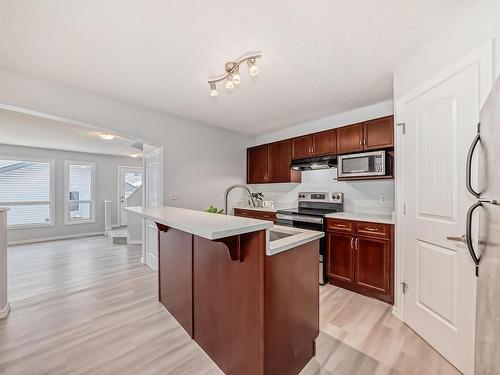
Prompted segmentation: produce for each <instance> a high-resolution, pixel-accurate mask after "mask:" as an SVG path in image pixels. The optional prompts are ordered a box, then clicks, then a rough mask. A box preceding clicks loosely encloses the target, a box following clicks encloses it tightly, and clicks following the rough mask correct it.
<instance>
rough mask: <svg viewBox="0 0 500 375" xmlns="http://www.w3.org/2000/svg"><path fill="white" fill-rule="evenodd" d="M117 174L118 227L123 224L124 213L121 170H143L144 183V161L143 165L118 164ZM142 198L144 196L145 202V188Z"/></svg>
mask: <svg viewBox="0 0 500 375" xmlns="http://www.w3.org/2000/svg"><path fill="white" fill-rule="evenodd" d="M116 169H117V175H116V178H117V180H116V181H117V184H116V197H117V200H116V203H117V205H116V225H117V226H118V227H121V226H122V214H121V183H122V182H121V177H122V176H121V171H122V169H136V170H141V172H142V183H143V184H144V163H143V165H142V166H140V165H118V166H117V168H116ZM142 198H143V202H144V189H143V192H142Z"/></svg>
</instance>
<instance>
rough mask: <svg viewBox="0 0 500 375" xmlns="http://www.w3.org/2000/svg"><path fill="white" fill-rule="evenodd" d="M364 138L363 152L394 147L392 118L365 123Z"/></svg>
mask: <svg viewBox="0 0 500 375" xmlns="http://www.w3.org/2000/svg"><path fill="white" fill-rule="evenodd" d="M364 137H365V138H364V149H365V150H375V149H381V148H389V147H394V117H393V116H387V117H383V118H379V119H376V120H371V121H366V122H365V123H364Z"/></svg>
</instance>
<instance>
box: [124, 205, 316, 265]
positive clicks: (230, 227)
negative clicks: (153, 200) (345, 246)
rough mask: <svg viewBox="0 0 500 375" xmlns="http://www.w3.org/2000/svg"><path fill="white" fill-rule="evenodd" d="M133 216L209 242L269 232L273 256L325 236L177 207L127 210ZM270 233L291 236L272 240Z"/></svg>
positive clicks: (269, 254)
mask: <svg viewBox="0 0 500 375" xmlns="http://www.w3.org/2000/svg"><path fill="white" fill-rule="evenodd" d="M125 210H127V211H128V212H129V213H130V214H133V215H138V216H141V217H144V218H147V219H149V220H153V221H155V222H157V223H160V224H163V225H167V226H169V227H172V228H175V229H178V230H182V231H184V232H188V233H192V234H194V235H196V236H200V237H204V238H207V239H209V240H216V239H219V238H224V237H230V236H235V235H238V234H243V233H250V232H255V231H258V230H264V229H265V230H266V242H267V243H266V255H268V256H272V255H275V254H278V253H280V252H282V251H286V250H290V249H292V248H294V247H297V246H300V245H303V244H305V243H308V242H311V241H314V240H317V239H320V238H322V237H324V235H325V234H324V233H323V232H318V231H314V230H308V229H299V228H292V227H285V226H281V225H273V223H272V222H271V221H267V220H257V219H248V218H245V217H238V216H231V215H220V214H210V213H208V212H203V211H195V210H188V209H185V208H177V207H169V206H163V207H127V208H125ZM270 231H274V232H280V233H285V234H291V236H288V237H284V238H281V239H278V240H275V241H270V237H271V235H272V234H271V233H270Z"/></svg>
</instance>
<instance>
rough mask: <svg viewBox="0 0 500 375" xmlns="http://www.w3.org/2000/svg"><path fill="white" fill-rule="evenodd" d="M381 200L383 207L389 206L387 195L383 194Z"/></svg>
mask: <svg viewBox="0 0 500 375" xmlns="http://www.w3.org/2000/svg"><path fill="white" fill-rule="evenodd" d="M379 199H380V204H382V205H385V204H387V195H385V194H381V195H380V197H379Z"/></svg>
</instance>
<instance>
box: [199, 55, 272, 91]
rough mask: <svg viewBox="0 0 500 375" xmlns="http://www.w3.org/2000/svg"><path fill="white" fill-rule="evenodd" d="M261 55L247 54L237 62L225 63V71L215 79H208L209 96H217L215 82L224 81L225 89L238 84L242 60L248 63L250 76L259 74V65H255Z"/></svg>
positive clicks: (230, 88)
mask: <svg viewBox="0 0 500 375" xmlns="http://www.w3.org/2000/svg"><path fill="white" fill-rule="evenodd" d="M261 57H262V55H260V54H259V55H253V56H248V57H245V58H243V59H241V60H240V61H238V62H232V61H230V62H228V63H226V64H225V66H224V68H225V70H226V73H225V74H224V75H223V76H221V77H219V78H215V79H210V80H209V81H208V84H209V85H210V96H217V82H222V81H226V89H228V90H232V89H234V86H235V85H236V86H237V85H239V84H240V83H241V76H240V65H241V64H243V63H244V62H246V63H247V65H248V70H249V71H250V75H251V76H252V77H255V76H257V75H258V74H259V70H260V69H259V67H258V66H257V65H256V60H257V59H260V58H261Z"/></svg>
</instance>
